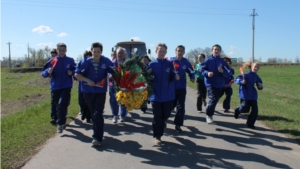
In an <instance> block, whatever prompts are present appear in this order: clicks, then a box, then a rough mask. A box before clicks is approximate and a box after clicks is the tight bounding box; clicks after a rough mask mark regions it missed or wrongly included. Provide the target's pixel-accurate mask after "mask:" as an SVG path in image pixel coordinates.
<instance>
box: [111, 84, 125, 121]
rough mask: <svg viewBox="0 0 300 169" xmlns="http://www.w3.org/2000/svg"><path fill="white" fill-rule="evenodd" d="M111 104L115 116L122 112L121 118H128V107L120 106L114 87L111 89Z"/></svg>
mask: <svg viewBox="0 0 300 169" xmlns="http://www.w3.org/2000/svg"><path fill="white" fill-rule="evenodd" d="M109 96H110V98H109V104H110V108H111V112H112V114H113V115H114V116H118V115H119V110H120V116H121V117H126V115H127V110H126V107H125V106H123V105H121V106H120V105H119V103H118V102H117V100H116V90H115V89H114V88H113V87H109Z"/></svg>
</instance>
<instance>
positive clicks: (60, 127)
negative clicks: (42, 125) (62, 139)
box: [57, 125, 63, 133]
mask: <svg viewBox="0 0 300 169" xmlns="http://www.w3.org/2000/svg"><path fill="white" fill-rule="evenodd" d="M62 132H63V125H57V133H62Z"/></svg>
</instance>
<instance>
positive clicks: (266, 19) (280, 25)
mask: <svg viewBox="0 0 300 169" xmlns="http://www.w3.org/2000/svg"><path fill="white" fill-rule="evenodd" d="M260 20H263V21H265V22H268V23H271V24H275V25H278V26H279V27H285V28H289V29H290V30H293V31H296V32H298V33H299V32H300V29H298V28H294V27H290V26H289V25H286V24H280V23H278V22H274V21H272V20H270V19H268V18H265V17H264V16H261V15H260ZM275 28H278V27H275Z"/></svg>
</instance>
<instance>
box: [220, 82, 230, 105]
mask: <svg viewBox="0 0 300 169" xmlns="http://www.w3.org/2000/svg"><path fill="white" fill-rule="evenodd" d="M224 93H225V99H224V101H223V109H225V110H229V109H230V101H231V95H232V88H231V87H228V88H224V89H222V91H221V96H220V97H222V96H223V95H224Z"/></svg>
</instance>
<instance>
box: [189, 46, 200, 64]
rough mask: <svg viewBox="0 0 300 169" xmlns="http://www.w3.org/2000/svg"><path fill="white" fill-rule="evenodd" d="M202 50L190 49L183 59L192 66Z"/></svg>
mask: <svg viewBox="0 0 300 169" xmlns="http://www.w3.org/2000/svg"><path fill="white" fill-rule="evenodd" d="M202 51H203V49H201V48H195V49H191V50H190V51H189V52H187V53H186V54H185V57H186V58H187V59H188V60H189V61H190V63H191V64H192V65H194V64H195V63H196V62H197V57H198V55H200V54H201V53H202Z"/></svg>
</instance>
